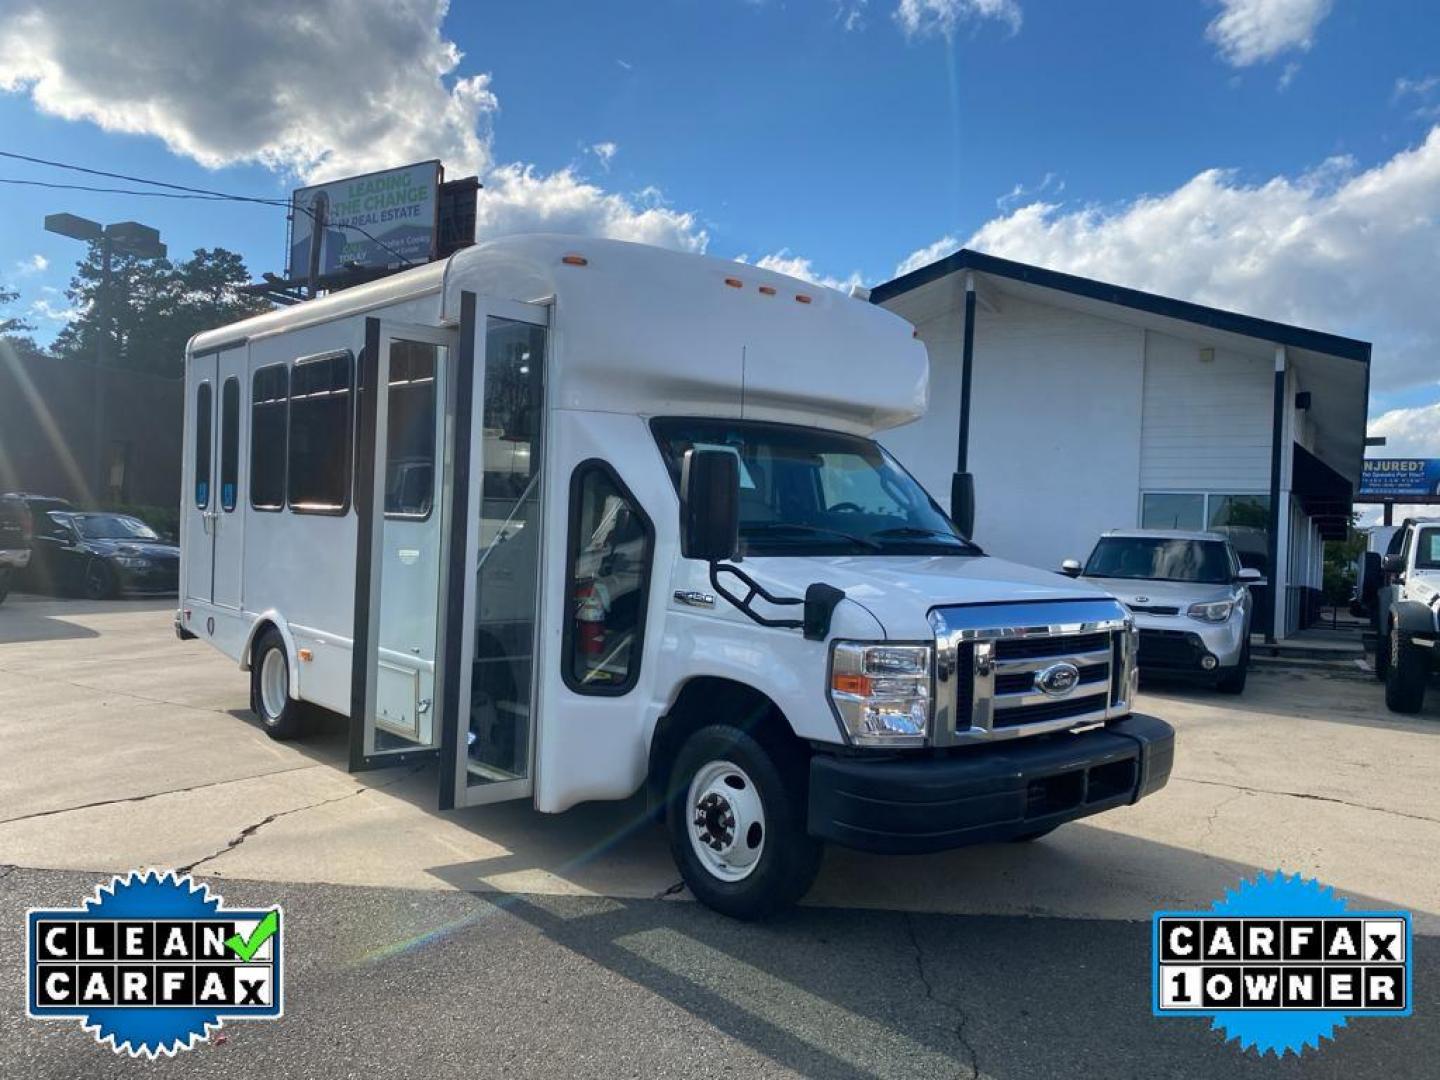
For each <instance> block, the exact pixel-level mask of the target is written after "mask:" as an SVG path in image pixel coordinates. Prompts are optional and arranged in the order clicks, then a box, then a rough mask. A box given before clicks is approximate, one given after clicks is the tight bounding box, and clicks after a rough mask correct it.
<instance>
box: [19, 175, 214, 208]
mask: <svg viewBox="0 0 1440 1080" xmlns="http://www.w3.org/2000/svg"><path fill="white" fill-rule="evenodd" d="M0 184H15V185H18V186H20V187H38V188H51V189H53V190H56V191H98V192H101V193H102V194H107V195H139V196H141V197H144V198H150V199H199V200H201V201H203V202H222V201H228V200H226V199H225V198H224V197H223V196H221V195H187V194H184V193H183V192H179V191H136V190H135V189H134V188H113V187H94V186H92V185H90V184H55V183H51V182H50V181H48V180H15V179H12V178H10V177H3V176H0Z"/></svg>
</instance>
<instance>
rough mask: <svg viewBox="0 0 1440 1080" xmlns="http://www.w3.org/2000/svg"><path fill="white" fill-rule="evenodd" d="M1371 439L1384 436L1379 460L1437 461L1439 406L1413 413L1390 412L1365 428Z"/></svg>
mask: <svg viewBox="0 0 1440 1080" xmlns="http://www.w3.org/2000/svg"><path fill="white" fill-rule="evenodd" d="M1367 430H1368V432H1369V434H1371V435H1384V436H1385V440H1386V441H1385V446H1384V447H1383V448H1381V449H1378V450H1375V451H1374V455H1375V456H1378V457H1440V402H1436V403H1435V404H1433V405H1421V406H1418V407H1417V408H1413V409H1391V410H1390V411H1389V412H1384V413H1381V414H1380V415H1379V416H1377V417H1375V419H1373V420H1371V421H1370V423H1369V425H1368V429H1367Z"/></svg>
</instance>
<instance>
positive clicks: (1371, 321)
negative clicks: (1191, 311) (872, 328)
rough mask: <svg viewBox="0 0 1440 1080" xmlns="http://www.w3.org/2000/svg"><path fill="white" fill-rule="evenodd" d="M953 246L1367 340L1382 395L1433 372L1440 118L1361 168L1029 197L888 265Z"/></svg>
mask: <svg viewBox="0 0 1440 1080" xmlns="http://www.w3.org/2000/svg"><path fill="white" fill-rule="evenodd" d="M961 246H965V247H971V248H977V249H981V250H984V251H989V252H992V253H994V254H996V255H1000V256H1003V257H1006V258H1011V259H1018V260H1021V261H1023V262H1030V263H1037V264H1039V265H1041V266H1047V267H1051V268H1053V269H1056V270H1063V271H1068V272H1070V273H1075V274H1081V275H1084V276H1086V277H1093V278H1098V279H1099V280H1101V281H1110V282H1114V283H1116V284H1121V285H1129V286H1133V287H1135V288H1140V289H1147V290H1150V291H1153V292H1157V293H1162V294H1164V295H1167V296H1176V297H1181V298H1184V299H1187V300H1194V301H1197V302H1199V303H1202V304H1210V305H1213V306H1216V307H1221V308H1228V309H1231V310H1235V311H1242V312H1245V313H1246V314H1250V315H1257V316H1261V317H1265V318H1271V319H1277V320H1281V321H1284V322H1291V323H1298V324H1300V325H1303V326H1310V327H1314V328H1316V329H1319V330H1330V331H1335V332H1339V333H1345V334H1351V335H1354V336H1358V337H1360V338H1363V339H1365V340H1368V341H1373V342H1374V343H1375V354H1374V367H1373V375H1372V380H1373V386H1374V389H1375V390H1376V391H1377V392H1379V393H1385V392H1390V391H1395V390H1399V389H1402V388H1405V387H1412V386H1421V385H1436V384H1437V376H1440V369H1437V366H1436V363H1435V358H1436V356H1440V304H1436V302H1435V273H1436V259H1435V253H1436V252H1437V251H1440V127H1436V128H1435V129H1433V130H1432V131H1431V132H1430V133H1429V135H1428V137H1427V138H1426V139H1425V140H1424V142H1423V143H1421V144H1420V145H1418V146H1415V147H1411V148H1409V149H1406V150H1402V151H1401V152H1399V153H1397V154H1396V155H1395V156H1394V157H1393V158H1390V159H1389V160H1388V161H1384V162H1382V163H1380V164H1378V165H1375V166H1374V167H1372V168H1369V169H1363V170H1362V169H1359V168H1357V166H1356V165H1355V164H1354V162H1352V161H1350V160H1349V159H1345V158H1337V159H1333V160H1331V161H1327V162H1325V163H1323V164H1322V165H1321V166H1320V167H1319V168H1316V169H1313V170H1311V171H1309V172H1307V173H1303V174H1301V175H1299V176H1296V177H1286V176H1277V177H1275V178H1273V179H1271V180H1268V181H1265V182H1264V183H1247V182H1245V181H1243V180H1241V179H1240V178H1239V177H1238V176H1236V175H1235V174H1234V173H1232V172H1227V171H1225V170H1222V169H1209V170H1206V171H1205V172H1202V173H1200V174H1199V175H1198V176H1195V177H1194V178H1193V179H1191V180H1190V181H1188V182H1187V183H1185V184H1182V185H1181V186H1180V187H1178V188H1176V189H1175V190H1173V191H1170V192H1166V193H1164V194H1160V195H1149V196H1144V197H1141V198H1137V199H1134V200H1131V201H1128V202H1125V203H1121V204H1119V205H1117V206H1112V207H1094V206H1090V207H1081V208H1075V209H1069V208H1065V207H1062V206H1060V205H1057V204H1055V203H1047V202H1033V203H1031V204H1029V205H1027V206H1022V207H1019V208H1017V209H1015V210H1014V211H1012V212H1011V213H1009V214H1006V215H1003V216H1000V217H996V218H994V219H992V220H991V221H989V222H987V223H986V224H984V225H983V226H981V228H980V229H979V230H977V231H976V232H975V233H974V235H972V236H971V237H970V238H969V239H968V240H967V241H965V242H964V244H963V245H962V244H961V243H959V242H957V238H956V237H954V236H946V237H944V238H942V239H941V240H938V241H936V243H934V244H932V245H929V246H928V247H926V248H922V249H921V250H920V251H917V252H914V253H913V254H912V255H910V256H909V257H908V258H906V259H905V260H904V261H903V262H902V263H901V264H900V266H899V267H898V268H897V270H896V273H897V274H899V273H905V272H907V271H909V270H913V269H915V268H917V267H919V266H923V265H925V264H926V263H928V262H933V261H934V260H935V259H936V258H939V257H942V256H944V255H947V254H949V253H950V252H952V251H954V250H955V249H956V248H958V247H961Z"/></svg>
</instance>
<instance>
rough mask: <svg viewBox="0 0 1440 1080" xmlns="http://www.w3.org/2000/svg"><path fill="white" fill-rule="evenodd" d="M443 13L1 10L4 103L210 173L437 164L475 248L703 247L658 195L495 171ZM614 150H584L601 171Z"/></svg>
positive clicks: (438, 9)
mask: <svg viewBox="0 0 1440 1080" xmlns="http://www.w3.org/2000/svg"><path fill="white" fill-rule="evenodd" d="M447 6H448V5H447V3H446V0H387V2H386V3H383V4H381V3H374V2H371V0H313V2H312V3H308V4H303V5H300V6H299V7H297V6H296V5H295V4H293V3H289V2H288V0H252V2H251V3H248V4H231V5H225V6H221V5H218V4H214V3H210V4H201V3H188V4H155V3H153V2H151V0H107V2H106V3H103V4H98V5H97V4H95V3H94V2H93V0H44V2H43V3H40V2H37V0H0V90H8V91H10V92H14V93H25V94H28V95H29V96H30V98H31V100H32V101H33V102H34V103H35V105H36V107H37V108H39V109H40V110H42V111H44V112H47V113H50V114H52V115H56V116H61V117H64V118H66V119H70V120H80V121H89V122H92V123H95V124H98V125H99V126H101V127H103V128H105V129H107V130H110V131H120V132H129V133H134V134H144V135H152V136H155V137H157V138H160V139H163V140H164V142H165V143H166V145H167V146H168V147H169V148H170V149H171V150H172V151H174V152H175V153H177V154H181V155H184V156H187V157H190V158H193V159H194V160H196V161H199V162H201V163H202V164H204V165H207V166H210V167H219V166H224V165H229V164H235V163H240V162H258V163H260V164H262V165H265V166H267V167H269V168H271V169H274V170H276V171H278V172H281V173H283V174H285V175H287V176H292V175H293V176H298V177H301V178H303V179H306V180H314V179H322V178H327V177H334V176H343V175H347V174H353V173H360V172H368V171H370V170H373V169H377V168H384V167H386V166H390V165H397V164H403V163H406V162H411V161H422V160H425V159H427V158H439V159H440V160H441V161H442V162H443V163H444V164H445V167H446V171H447V174H448V175H450V176H452V177H455V176H464V175H466V174H468V173H472V172H474V173H478V174H479V175H480V176H481V177H482V180H483V182H484V184H485V190H484V191H483V192H482V194H481V196H480V200H479V204H478V207H479V215H478V216H479V220H478V224H477V232H478V235H479V236H481V237H486V236H495V235H499V234H501V233H507V232H517V231H525V230H536V229H544V230H550V231H557V232H559V231H564V232H576V233H587V234H603V235H607V236H614V237H618V238H621V239H626V240H639V241H644V242H646V243H652V244H660V245H663V246H667V247H674V248H680V249H683V250H687V251H703V250H704V249H705V246H706V243H707V241H708V236H707V234H706V231H705V229H704V228H703V227H701V225H700V224H699V222H698V221H697V219H696V218H695V216H694V215H693V214H689V213H685V212H682V211H678V210H674V209H672V208H670V207H668V206H666V205H665V204H664V202H663V200H662V199H661V198H660V196H659V194H658V192H656V191H655V190H654V189H649V190H646V191H643V192H640V193H637V194H635V195H625V194H618V193H615V192H609V191H605V190H603V189H601V188H599V187H596V186H595V185H593V184H590V183H587V182H586V181H584V180H582V179H580V178H579V177H577V176H576V175H575V174H574V173H573V172H572V171H571V170H569V169H563V170H561V171H559V172H555V173H550V174H542V173H538V172H536V171H535V170H534V169H533V168H531V167H529V166H527V165H525V164H523V163H496V162H495V161H494V159H493V156H492V151H491V122H492V119H493V117H494V115H495V114H496V113H497V112H498V110H499V103H498V101H497V100H496V97H495V95H494V93H493V92H492V91H491V89H490V76H489V75H488V74H475V75H469V76H465V77H458V76H457V74H456V73H457V70H458V67H459V64H460V61H461V52H460V50H459V48H458V47H457V46H456V45H455V43H454V42H453V41H450V40H449V39H447V38H446V37H445V35H444V32H443V27H442V23H443V21H444V18H445V15H446V11H447ZM616 63H617V64H619V65H620V66H621V67H623V68H626V69H627V70H628V69H629V67H630V65H629V63H628V62H627V61H624V60H619V59H617V60H616ZM616 149H617V148H616V145H615V144H614V143H612V142H603V143H597V144H596V145H595V146H593V147H591V148H590V152H591V153H593V154H594V155H595V156H596V158H597V159H598V160H599V161H600V162H601V164H602V165H604V166H607V167H608V165H609V163H610V161H611V159H612V158H613V157H614V155H615V153H616ZM44 317H49V316H44Z"/></svg>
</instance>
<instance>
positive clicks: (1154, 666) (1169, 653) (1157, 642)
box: [1135, 627, 1216, 675]
mask: <svg viewBox="0 0 1440 1080" xmlns="http://www.w3.org/2000/svg"><path fill="white" fill-rule="evenodd" d="M1209 655H1210V650H1209V649H1208V648H1206V646H1205V640H1204V639H1203V638H1202V637H1201V636H1200V635H1199V634H1197V633H1195V632H1193V631H1186V630H1151V629H1148V628H1146V627H1141V629H1140V651H1139V652H1138V653H1137V654H1136V657H1135V659H1136V662H1137V663H1138V664H1139V665H1140V672H1141V674H1148V673H1151V672H1154V673H1156V674H1165V675H1214V674H1216V672H1215V670H1214V669H1211V670H1210V671H1206V670H1205V668H1204V666H1203V665H1202V664H1201V661H1203V660H1204V659H1205V657H1207V656H1209Z"/></svg>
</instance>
